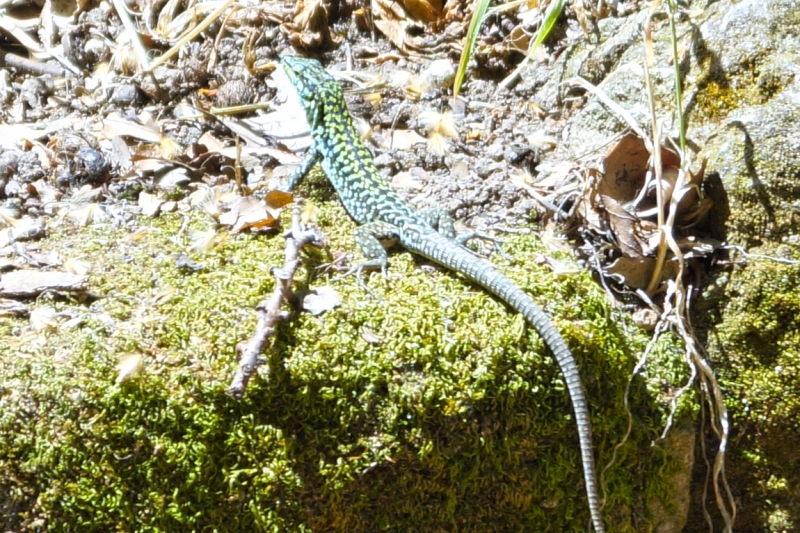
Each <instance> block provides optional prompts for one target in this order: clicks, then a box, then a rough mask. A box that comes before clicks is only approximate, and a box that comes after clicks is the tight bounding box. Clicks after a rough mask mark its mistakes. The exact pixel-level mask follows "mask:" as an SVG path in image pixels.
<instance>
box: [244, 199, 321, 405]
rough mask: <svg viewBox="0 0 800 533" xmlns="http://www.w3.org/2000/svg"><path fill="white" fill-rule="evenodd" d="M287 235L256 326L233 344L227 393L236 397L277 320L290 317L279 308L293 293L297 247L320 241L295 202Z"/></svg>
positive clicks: (259, 360)
mask: <svg viewBox="0 0 800 533" xmlns="http://www.w3.org/2000/svg"><path fill="white" fill-rule="evenodd" d="M283 236H284V237H285V238H286V261H285V262H284V263H283V267H282V268H272V270H271V272H272V275H273V276H275V290H274V291H272V294H271V295H270V296H269V298H267V299H265V300H262V301H261V302H259V304H258V306H257V307H256V308H257V309H258V313H259V317H258V324H257V325H256V330H255V332H254V333H253V336H252V337H250V340H248V341H247V342H241V343H239V344H238V345H237V346H236V353H238V354H239V369H238V370H237V371H236V375H234V377H233V380H232V381H231V384H230V386H229V387H228V394H230V395H231V396H232V397H234V398H236V399H241V398H242V396H244V390H245V388H247V383H248V382H249V381H250V378H251V377H252V376H253V374H255V373H256V370H257V369H258V367H259V366H261V365H263V364H264V363H265V362H266V359H264V357H262V356H261V353H262V352H263V351H264V348H265V347H266V345H267V342H268V340H269V338H270V337H272V336H273V335H274V334H275V330H276V326H277V324H278V322H280V321H282V320H286V319H287V318H288V317H289V312H288V311H283V310H281V304H282V303H283V302H284V301H287V300H289V298H290V297H291V295H292V280H293V279H294V274H295V272H296V271H297V267H298V266H300V259H298V255H299V253H300V249H301V248H303V247H304V246H306V245H307V244H312V243H314V244H320V243H321V242H322V236H321V234H320V232H319V230H318V229H317V228H310V229H306V228H304V227H303V225H302V223H301V220H300V205H299V202H297V203H295V205H294V208H293V209H292V227H291V228H290V229H289V231H287V232H286V233H284V235H283Z"/></svg>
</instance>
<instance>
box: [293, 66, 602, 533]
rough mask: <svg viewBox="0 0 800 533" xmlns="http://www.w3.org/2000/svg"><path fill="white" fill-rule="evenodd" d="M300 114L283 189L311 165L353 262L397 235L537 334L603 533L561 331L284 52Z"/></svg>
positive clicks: (370, 259)
mask: <svg viewBox="0 0 800 533" xmlns="http://www.w3.org/2000/svg"><path fill="white" fill-rule="evenodd" d="M281 63H282V65H283V68H284V70H285V71H286V73H287V75H288V76H289V79H290V80H291V82H292V84H293V86H294V88H295V90H296V91H297V94H298V95H299V96H300V100H301V102H302V104H303V107H304V109H305V112H306V118H307V119H308V123H309V125H310V126H311V135H312V139H313V144H312V146H311V148H310V149H309V151H308V153H307V154H306V156H305V158H304V159H303V161H302V163H301V164H300V166H299V167H298V168H297V169H296V170H295V172H294V173H293V174H292V176H291V177H290V178H289V183H288V188H289V189H291V188H292V187H293V186H294V185H295V184H296V183H297V182H298V181H299V180H300V179H301V178H302V177H303V176H305V175H306V174H307V173H308V171H309V170H310V169H311V167H313V166H314V164H316V163H320V164H321V165H322V169H323V170H324V172H325V174H326V175H327V176H328V179H330V181H331V183H332V184H333V186H334V188H335V189H336V192H338V193H339V197H340V199H341V202H342V204H343V205H344V208H345V209H346V210H347V212H348V213H349V214H350V216H351V217H353V219H354V220H355V221H356V222H358V223H359V224H360V227H358V228H357V230H356V235H355V237H356V242H357V243H358V245H359V246H360V247H361V249H362V251H363V252H364V255H365V256H366V258H367V261H365V262H364V263H362V264H361V265H359V266H358V267H357V271H358V275H359V279H360V274H361V270H362V269H363V268H367V267H368V268H380V269H382V270H383V271H384V272H385V269H386V265H387V262H388V257H387V255H386V250H385V249H384V248H383V246H382V245H381V240H385V239H397V240H398V242H399V243H400V244H401V245H402V246H403V247H405V248H406V249H407V250H409V251H411V252H413V253H416V254H419V255H422V256H424V257H427V258H428V259H430V260H432V261H434V262H436V263H438V264H440V265H442V266H444V267H447V268H449V269H451V270H453V271H454V272H458V273H460V274H461V275H463V276H464V277H466V278H467V279H469V280H471V281H473V282H475V283H477V284H478V285H480V286H482V287H484V288H485V289H486V290H487V291H489V292H490V293H492V294H494V295H496V296H497V297H499V298H500V299H502V300H503V301H504V302H506V303H507V304H508V305H510V306H511V307H513V308H514V309H516V310H517V311H519V312H520V313H522V314H523V315H524V316H525V318H526V319H527V320H528V322H530V324H531V325H532V326H533V327H534V329H536V331H537V332H538V333H539V335H541V336H542V338H543V339H544V341H545V343H546V344H547V346H548V347H549V348H550V350H551V351H552V352H553V355H554V356H555V358H556V360H557V361H558V364H559V366H560V367H561V371H562V373H563V375H564V380H565V381H566V383H567V389H568V391H569V395H570V398H571V400H572V406H573V409H574V411H575V420H576V423H577V426H578V437H579V441H580V448H581V459H582V462H583V472H584V480H585V484H586V493H587V499H588V502H589V511H590V514H591V517H592V523H593V524H594V529H595V531H596V532H597V533H601V532H603V531H604V526H603V522H602V520H601V518H600V508H599V503H598V497H597V481H596V475H595V466H594V455H593V453H592V432H591V425H590V421H589V409H588V406H587V404H586V396H585V394H584V391H583V385H582V383H581V378H580V374H579V373H578V367H577V365H576V363H575V358H574V357H573V356H572V353H571V352H570V350H569V348H568V347H567V345H566V343H565V342H564V339H563V338H562V337H561V334H560V333H559V332H558V330H557V329H556V327H555V326H554V325H553V323H552V322H551V321H550V319H549V318H548V316H547V315H546V314H545V313H544V311H542V310H541V309H540V308H539V307H538V306H537V305H536V304H535V303H534V301H533V300H532V299H531V298H530V296H528V295H527V294H526V293H525V292H524V291H522V289H520V288H519V287H517V286H516V285H514V284H513V283H512V282H511V281H510V280H509V279H508V278H506V277H505V276H503V275H502V274H501V273H500V272H499V271H497V270H496V269H495V268H494V267H492V266H491V265H489V264H487V263H485V262H484V261H481V260H480V259H478V258H476V257H475V256H474V255H472V254H471V253H470V252H469V251H468V250H467V249H466V248H464V246H463V245H462V243H463V242H464V241H465V240H466V239H467V238H469V237H471V236H472V235H471V234H470V235H467V236H461V237H460V238H458V239H456V238H455V232H454V231H453V223H452V220H451V219H450V218H449V216H447V214H446V213H444V212H443V211H442V210H431V211H427V212H420V213H418V212H416V211H414V210H413V209H412V208H411V206H409V205H408V204H407V203H406V202H405V201H403V199H401V198H400V197H399V196H398V195H397V193H395V192H394V190H393V189H392V188H391V187H390V186H389V184H388V183H387V181H386V180H385V179H384V178H383V177H382V176H381V175H380V174H379V173H378V169H377V168H376V167H375V163H374V162H373V160H372V154H370V152H369V150H367V148H366V147H365V146H364V143H363V142H362V141H361V138H360V137H359V135H358V132H357V131H356V130H355V128H354V127H353V122H352V119H351V118H350V113H349V112H348V110H347V105H346V103H345V99H344V94H343V91H342V87H341V85H340V84H339V82H337V81H336V80H335V79H334V78H333V77H332V76H331V75H330V74H328V72H326V71H325V69H323V68H322V65H321V64H320V63H319V62H318V61H316V60H314V59H304V58H300V57H294V56H288V57H284V58H283V59H282V60H281Z"/></svg>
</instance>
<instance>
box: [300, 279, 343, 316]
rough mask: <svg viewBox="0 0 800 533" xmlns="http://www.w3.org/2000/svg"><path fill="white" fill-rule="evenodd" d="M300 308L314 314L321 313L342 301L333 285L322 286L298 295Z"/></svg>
mask: <svg viewBox="0 0 800 533" xmlns="http://www.w3.org/2000/svg"><path fill="white" fill-rule="evenodd" d="M299 297H300V299H301V302H302V308H303V309H305V310H306V311H308V312H310V313H311V314H312V315H314V316H318V315H321V314H322V313H324V312H325V311H329V310H331V309H333V308H334V307H338V306H339V305H341V303H342V299H341V297H340V296H339V293H338V292H336V290H335V289H334V288H333V287H329V286H327V285H326V286H324V287H319V288H317V289H314V290H313V291H308V292H306V293H303V294H302V295H299Z"/></svg>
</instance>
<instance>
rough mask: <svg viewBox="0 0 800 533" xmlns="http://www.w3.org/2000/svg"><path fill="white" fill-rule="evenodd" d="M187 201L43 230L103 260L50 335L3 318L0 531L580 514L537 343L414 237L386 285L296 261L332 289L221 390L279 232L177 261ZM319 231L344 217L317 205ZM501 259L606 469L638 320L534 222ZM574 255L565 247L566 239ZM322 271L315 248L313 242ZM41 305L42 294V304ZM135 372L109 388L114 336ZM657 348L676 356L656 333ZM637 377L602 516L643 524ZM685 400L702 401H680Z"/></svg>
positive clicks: (455, 523) (511, 519)
mask: <svg viewBox="0 0 800 533" xmlns="http://www.w3.org/2000/svg"><path fill="white" fill-rule="evenodd" d="M183 216H190V224H189V228H190V231H191V230H199V229H204V228H206V227H207V226H208V222H207V221H206V220H204V219H203V218H202V217H201V216H200V215H198V214H191V215H180V216H178V215H173V216H166V217H163V218H161V219H157V220H153V221H146V222H142V224H143V225H148V226H150V230H149V231H148V232H146V233H144V236H143V237H141V238H136V239H132V238H131V237H130V235H128V234H127V232H126V231H122V230H119V229H113V228H110V227H99V228H94V229H89V230H87V229H84V230H80V231H79V230H76V229H73V228H68V227H63V228H60V229H56V230H55V231H54V232H53V236H52V238H51V240H49V241H48V242H47V243H46V246H51V247H53V248H54V249H60V250H62V251H63V250H70V251H71V253H73V254H74V255H75V256H78V255H83V256H85V257H86V258H88V259H89V260H90V261H91V262H92V263H93V267H94V270H93V273H92V275H91V284H92V292H94V293H96V294H100V295H103V296H104V297H103V298H101V299H100V300H97V301H95V302H93V303H90V304H84V305H81V304H77V303H69V302H56V303H53V304H50V305H57V306H59V308H60V309H61V310H63V311H69V312H70V313H72V314H74V315H80V316H82V317H83V320H82V322H81V324H80V325H79V326H78V327H73V328H71V329H65V330H63V331H59V332H50V333H46V334H42V333H37V332H34V331H31V330H30V329H29V327H28V325H27V324H26V323H24V322H22V321H12V320H8V319H3V322H0V331H2V332H3V334H4V336H5V337H4V340H5V341H6V342H4V343H3V342H0V378H1V380H2V382H3V383H4V384H5V385H4V387H3V389H2V391H0V494H4V495H7V496H2V497H0V509H1V510H2V513H0V514H2V515H4V516H6V517H7V518H5V522H4V523H2V525H3V527H4V528H5V529H21V528H23V527H34V526H35V525H39V526H42V527H45V528H46V529H48V530H52V531H110V530H118V531H154V532H155V531H175V530H198V531H199V530H206V531H240V530H247V531H251V530H252V531H322V530H325V531H377V530H390V531H442V530H468V531H476V532H477V531H498V530H503V531H522V530H537V531H582V530H584V529H585V524H586V522H587V520H588V511H587V508H586V503H585V495H584V492H583V482H582V471H581V468H580V463H579V455H578V445H577V436H576V431H575V427H574V421H573V419H572V416H571V405H570V403H569V398H568V396H567V393H566V390H565V387H564V383H563V380H562V377H561V375H560V371H559V369H558V367H557V365H556V364H555V362H554V361H553V360H552V358H551V357H550V356H549V355H548V354H547V353H546V352H545V351H544V348H543V345H542V341H541V339H540V338H539V337H538V336H537V335H536V333H535V332H533V331H531V330H529V328H526V327H525V325H524V322H523V321H522V319H520V318H519V317H515V316H514V315H511V314H510V313H509V312H508V310H507V309H506V308H505V307H504V306H503V305H501V304H500V303H498V302H497V301H496V300H495V299H493V298H491V297H489V296H488V295H486V294H485V293H484V292H483V291H482V290H480V289H478V288H476V287H473V286H470V285H468V284H466V283H465V282H464V281H463V280H462V279H460V278H459V277H458V276H456V275H454V274H452V273H449V272H446V271H443V270H439V269H431V268H420V262H419V261H417V260H415V259H414V258H412V257H411V256H410V255H409V254H406V253H400V254H395V255H393V256H392V264H391V268H390V271H389V275H388V280H386V281H385V282H384V281H383V280H382V279H381V277H380V276H379V275H372V276H371V277H370V278H369V279H368V283H369V285H370V288H371V290H372V291H373V292H374V297H370V296H369V295H367V294H365V293H364V292H363V291H362V290H361V289H360V288H359V287H358V285H357V284H356V282H355V280H353V279H352V278H346V279H345V280H343V281H341V282H336V283H333V282H332V280H331V277H332V276H331V275H329V274H324V273H321V272H319V271H318V270H316V269H314V268H308V269H307V270H306V271H305V272H304V273H303V274H302V276H301V277H300V279H301V280H305V281H306V282H308V281H310V282H312V284H313V285H314V286H319V285H322V284H325V283H333V285H334V287H335V289H336V290H337V291H339V292H340V293H341V296H342V301H343V304H342V306H341V307H339V308H337V309H334V310H332V311H330V312H327V313H325V314H323V315H322V316H320V317H313V316H311V315H309V314H306V313H300V314H295V315H293V318H292V320H290V321H289V322H287V323H286V324H285V325H284V326H283V327H281V328H280V330H279V332H278V335H277V338H276V342H275V346H274V347H273V349H272V350H271V351H270V352H269V353H268V354H266V356H267V358H268V364H267V365H266V366H265V367H264V373H263V375H262V378H261V379H256V380H254V381H253V382H252V383H251V384H250V387H249V389H248V392H247V395H246V397H245V399H244V400H243V401H242V402H236V401H234V400H232V399H230V398H229V397H228V396H227V395H226V394H225V390H226V387H227V385H228V382H229V380H230V378H231V376H232V373H233V370H234V369H235V367H236V363H237V361H236V356H235V345H236V343H237V342H240V341H242V340H243V339H246V338H247V337H248V336H249V335H250V333H251V332H252V328H253V327H254V324H255V312H254V306H255V304H256V303H257V302H258V301H259V299H260V298H261V297H263V295H264V294H265V293H267V292H268V291H269V290H270V288H271V286H272V278H271V276H270V274H269V267H270V266H271V265H276V264H280V263H281V262H282V260H283V258H282V254H283V240H282V239H281V238H279V237H267V236H258V237H256V236H249V235H242V236H231V237H230V238H229V239H228V240H227V241H226V242H225V243H224V244H222V245H221V246H220V247H218V248H217V249H216V250H215V251H214V252H212V253H210V254H207V255H203V256H198V257H194V259H195V260H196V261H198V262H200V263H202V264H203V265H205V267H206V268H205V270H203V271H200V272H195V273H188V272H182V271H179V270H178V269H177V268H176V267H175V264H174V254H176V253H178V252H181V251H183V248H182V246H181V245H179V244H177V243H176V242H175V235H176V234H177V233H178V228H179V227H180V226H181V224H182V222H183V218H182V217H183ZM318 219H319V223H320V224H321V225H322V226H323V228H324V230H325V232H326V235H327V236H328V237H329V239H330V242H331V250H333V251H337V250H350V249H351V248H352V239H351V237H350V235H351V231H352V225H350V224H349V223H344V222H343V221H342V212H341V209H340V208H339V207H338V206H335V205H334V204H329V203H323V204H321V205H320V209H319V213H318ZM507 251H508V252H509V253H510V254H511V255H512V256H513V257H515V258H516V261H515V262H514V263H513V264H508V263H507V262H503V263H504V264H501V265H500V266H501V268H502V270H503V271H505V272H507V273H508V274H509V276H510V277H511V278H512V279H513V280H514V281H515V282H517V283H519V284H520V285H521V286H522V287H523V288H525V290H527V291H529V292H530V293H531V294H533V296H534V298H535V299H536V300H537V301H540V302H544V303H545V305H544V307H545V308H546V310H547V312H548V313H549V314H550V315H551V316H553V317H554V320H555V322H556V325H557V327H559V329H560V330H561V331H562V332H563V334H564V336H565V338H566V340H567V342H568V344H569V345H570V346H571V347H573V350H574V352H575V356H576V358H577V359H578V362H579V366H580V368H581V372H582V376H583V378H584V382H585V385H586V388H587V393H588V396H589V398H591V399H592V402H591V409H592V417H593V422H594V439H595V446H596V449H597V452H598V456H599V461H598V464H599V466H600V468H601V469H602V467H603V466H604V465H605V464H606V463H607V462H608V461H609V459H610V457H611V454H612V452H613V448H614V446H615V445H617V443H618V442H619V439H620V436H621V435H623V434H624V433H625V430H626V426H627V418H626V415H625V412H624V410H623V407H622V402H623V391H624V390H625V386H626V383H627V379H628V375H629V373H630V371H631V369H632V367H633V365H634V363H635V358H636V357H637V354H638V353H640V352H641V351H642V350H643V347H644V344H645V342H646V338H645V337H644V336H642V335H640V334H638V333H637V330H636V329H635V328H633V327H632V326H631V325H630V323H629V322H628V320H627V318H626V317H625V316H624V315H622V314H620V313H618V312H616V311H614V310H612V309H611V308H610V307H609V305H608V303H607V299H606V297H605V296H604V295H603V294H602V292H601V291H600V290H599V289H598V288H596V287H595V286H594V285H593V283H592V282H591V280H590V279H589V277H588V275H587V274H582V275H577V276H569V277H562V278H559V279H558V280H556V281H554V280H553V276H552V274H551V273H550V272H548V271H546V270H545V267H543V266H540V265H537V264H535V262H534V261H533V257H534V255H533V254H534V253H537V252H539V251H540V250H538V248H537V245H536V244H535V239H534V238H530V237H527V238H526V237H512V238H510V239H509V242H508V245H507ZM562 259H563V258H562ZM307 265H309V267H313V266H314V264H313V261H312V260H311V259H308V260H307ZM44 304H45V302H40V303H37V305H44ZM130 353H135V354H139V355H140V356H141V357H142V358H143V360H144V371H143V373H142V374H141V375H140V376H138V377H136V378H134V379H131V380H129V381H126V382H123V383H122V384H119V385H117V384H115V383H114V380H115V378H116V375H117V370H116V368H115V367H116V364H117V362H118V360H119V358H120V357H121V356H122V355H124V354H130ZM655 353H656V357H658V358H661V359H662V360H664V361H676V360H679V359H680V351H679V350H678V348H677V347H676V346H675V345H674V344H673V343H671V342H670V341H668V340H666V339H665V340H663V341H660V343H659V345H658V346H657V349H656V351H655ZM673 366H674V370H675V375H669V372H667V373H666V374H664V375H659V376H655V375H653V376H647V377H646V378H647V379H646V380H639V379H637V380H636V381H635V382H634V387H633V391H632V397H631V405H633V406H635V407H634V409H633V411H634V428H633V433H632V436H631V438H630V440H629V441H628V442H627V443H626V444H625V445H623V446H622V447H621V448H620V449H619V450H618V451H617V460H616V462H615V464H614V466H612V467H611V468H610V469H609V470H608V471H607V472H606V474H605V477H604V483H605V485H606V487H607V488H608V494H609V496H608V501H607V503H606V505H605V511H604V514H605V515H606V519H607V520H608V521H609V525H610V526H611V525H613V527H610V529H612V530H614V531H622V532H624V531H639V530H641V529H642V524H646V523H647V520H648V519H649V518H648V516H647V515H646V513H645V512H644V511H642V509H644V508H645V506H646V501H648V499H652V498H658V497H662V498H666V495H667V494H669V487H668V486H667V485H666V481H665V480H666V479H668V473H669V472H670V470H671V469H672V468H673V466H672V463H671V462H670V460H669V458H668V457H666V456H665V454H664V452H663V450H661V449H660V448H659V447H658V446H656V447H652V446H651V442H652V441H654V440H656V438H657V435H658V433H659V431H660V428H661V427H662V424H663V420H664V401H663V398H662V395H661V392H662V390H663V388H664V383H665V382H666V381H669V380H671V379H674V378H676V377H677V378H678V381H679V382H680V380H681V379H685V375H681V371H680V370H678V368H679V367H678V365H676V364H673ZM687 409H688V410H689V411H690V410H691V405H689V406H688V407H687Z"/></svg>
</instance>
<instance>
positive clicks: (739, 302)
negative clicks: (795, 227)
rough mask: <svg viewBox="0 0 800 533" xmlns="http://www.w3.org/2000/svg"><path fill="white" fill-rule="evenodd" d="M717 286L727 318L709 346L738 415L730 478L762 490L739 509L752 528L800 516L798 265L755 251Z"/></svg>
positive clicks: (745, 526)
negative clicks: (761, 256)
mask: <svg viewBox="0 0 800 533" xmlns="http://www.w3.org/2000/svg"><path fill="white" fill-rule="evenodd" d="M759 252H760V253H762V254H764V255H765V256H771V255H772V256H774V255H777V254H778V251H777V250H775V249H770V248H768V247H764V248H763V249H761V250H759ZM722 288H723V290H724V294H719V295H717V296H718V297H720V298H721V301H724V302H725V307H724V308H722V309H720V310H719V315H718V316H722V317H724V320H723V321H721V322H720V323H719V324H716V325H715V326H714V329H713V335H712V336H710V337H709V353H710V355H711V357H713V359H714V360H715V361H718V363H717V364H716V365H715V366H716V368H717V369H718V370H719V381H720V383H721V384H722V385H723V387H725V389H726V403H727V406H728V409H729V410H730V413H731V417H732V420H734V421H735V423H736V425H735V427H734V429H735V433H734V434H733V435H732V439H733V440H734V441H735V442H736V443H737V445H736V447H734V448H733V451H732V453H733V456H732V457H731V458H730V459H729V461H728V465H729V468H728V476H729V479H733V480H736V483H737V485H739V486H750V487H752V488H751V489H750V490H751V491H752V490H757V491H758V493H759V494H760V496H759V498H758V499H757V500H756V501H751V502H749V505H748V507H747V509H746V510H745V511H744V512H743V513H742V514H741V520H740V523H741V525H740V527H742V529H745V530H750V529H752V528H755V527H763V524H765V523H769V522H771V521H772V520H773V518H774V517H780V516H784V515H786V516H791V517H797V516H800V506H798V501H797V497H796V493H797V490H796V488H797V486H798V485H800V475H799V474H798V472H800V459H798V454H797V452H796V450H797V449H798V446H800V437H799V436H800V383H798V380H797V376H798V374H800V318H799V317H800V290H799V289H800V266H798V265H787V264H782V263H778V262H776V261H770V260H768V259H753V260H752V261H749V262H748V265H747V267H746V268H736V269H733V270H732V271H731V274H730V278H729V279H728V282H727V283H726V284H725V285H723V286H722ZM787 513H788V514H787ZM791 529H792V528H791V527H790V528H789V529H788V530H791ZM773 530H774V531H780V529H779V528H778V529H773Z"/></svg>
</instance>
